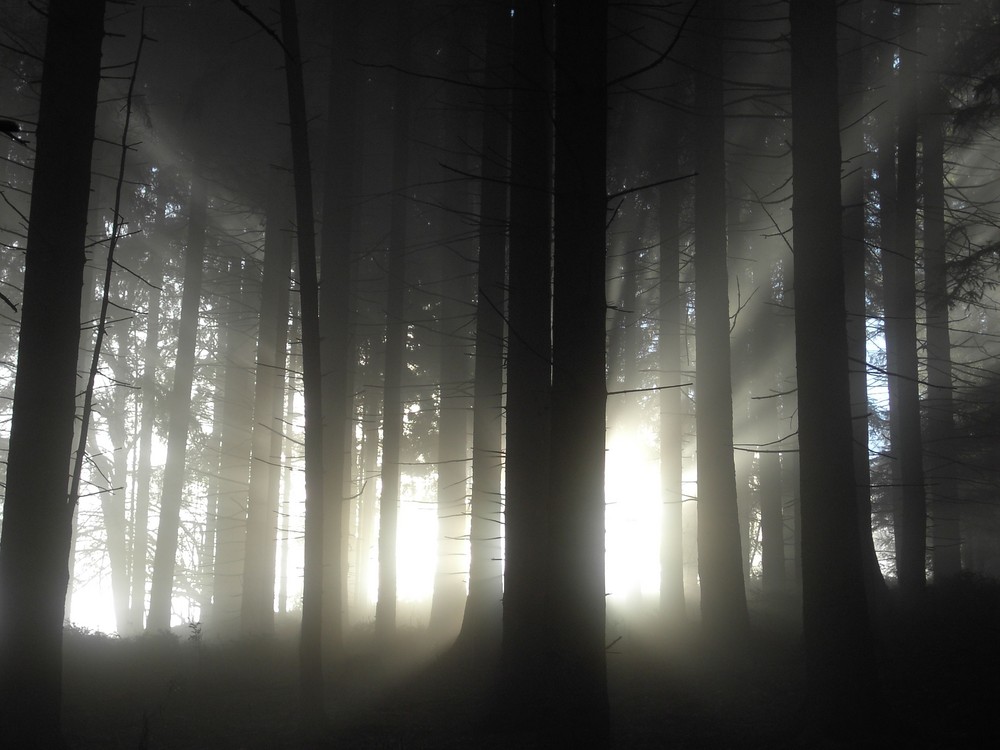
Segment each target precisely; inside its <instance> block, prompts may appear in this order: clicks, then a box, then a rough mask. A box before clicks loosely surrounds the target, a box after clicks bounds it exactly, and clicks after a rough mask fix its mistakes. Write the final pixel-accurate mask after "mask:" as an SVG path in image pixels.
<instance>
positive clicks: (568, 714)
mask: <svg viewBox="0 0 1000 750" xmlns="http://www.w3.org/2000/svg"><path fill="white" fill-rule="evenodd" d="M555 28H556V51H557V52H556V57H557V60H556V99H555V183H554V185H555V196H554V204H553V206H554V233H555V234H554V237H555V250H554V261H553V262H554V281H553V306H552V437H551V452H550V462H551V463H550V475H549V502H550V509H551V510H550V513H551V515H550V526H549V538H550V547H549V549H550V552H549V555H550V561H551V562H550V570H549V576H550V579H549V580H550V582H551V586H550V588H549V592H548V616H549V619H550V622H551V627H552V641H551V658H552V662H551V670H552V672H551V674H552V684H553V693H552V695H553V699H554V705H553V706H551V707H550V708H551V711H552V723H551V728H552V730H553V731H554V732H555V736H554V737H553V741H555V740H556V739H558V743H559V744H561V745H564V746H577V747H582V746H584V745H586V746H589V747H599V746H602V745H606V744H607V743H608V741H609V739H610V738H609V709H608V694H607V665H606V661H605V642H604V633H605V623H604V619H605V584H604V447H605V409H606V403H607V388H606V383H605V360H606V354H605V317H606V314H607V305H606V299H605V281H604V276H605V255H606V253H605V246H606V239H605V223H606V221H607V214H606V206H607V201H606V190H607V188H606V154H607V143H606V140H607V122H606V107H607V89H606V82H605V79H606V75H607V73H606V71H607V59H606V51H607V40H606V34H607V3H606V2H588V3H583V4H569V3H559V4H558V5H557V6H556V23H555Z"/></svg>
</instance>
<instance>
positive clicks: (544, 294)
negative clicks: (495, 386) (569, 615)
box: [501, 0, 552, 721]
mask: <svg viewBox="0 0 1000 750" xmlns="http://www.w3.org/2000/svg"><path fill="white" fill-rule="evenodd" d="M513 9H514V18H513V22H512V24H513V25H512V35H513V36H512V47H513V61H514V62H513V82H514V84H515V85H514V88H513V91H512V94H511V96H512V121H511V135H510V165H511V166H510V182H511V187H510V217H509V221H510V230H509V231H510V250H509V256H510V260H509V273H508V277H509V282H508V284H509V287H508V303H507V316H508V317H507V319H508V322H509V325H508V329H509V332H508V338H507V443H506V446H507V447H506V465H505V479H506V486H505V491H506V492H505V494H506V503H505V508H504V531H505V548H504V592H503V641H502V650H501V660H502V661H501V663H502V669H503V673H502V674H503V688H504V692H503V696H504V700H505V701H506V702H507V703H508V705H509V706H510V712H509V715H510V716H513V717H517V718H518V719H520V718H521V717H524V719H527V720H528V721H534V720H536V719H538V718H540V715H542V714H544V710H543V707H544V701H543V695H542V694H543V691H544V686H545V683H546V679H547V673H548V662H547V661H546V658H545V653H546V651H545V650H546V646H547V627H548V622H547V619H546V617H545V596H546V580H547V575H548V573H547V571H549V563H548V550H547V539H548V504H549V502H548V495H547V492H546V488H547V487H548V485H549V482H548V455H549V418H550V412H549V408H550V402H549V387H550V382H551V366H550V361H551V345H550V336H551V332H552V325H551V321H552V314H551V311H550V306H551V291H550V280H551V277H552V265H551V253H552V207H551V204H552V201H551V197H550V186H551V175H552V152H551V135H552V116H551V106H552V105H551V100H550V98H549V93H548V92H549V88H550V85H551V59H550V58H549V56H548V53H547V51H546V50H547V49H549V48H550V43H551V40H550V39H549V38H547V36H546V30H550V29H551V28H552V17H551V6H550V5H548V4H545V3H535V2H534V1H533V0H516V2H515V3H514V4H513Z"/></svg>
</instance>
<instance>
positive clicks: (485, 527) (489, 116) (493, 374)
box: [462, 3, 510, 649]
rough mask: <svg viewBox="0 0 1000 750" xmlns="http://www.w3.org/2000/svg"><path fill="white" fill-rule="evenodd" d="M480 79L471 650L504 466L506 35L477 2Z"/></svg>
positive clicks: (467, 632) (503, 25)
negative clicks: (482, 45)
mask: <svg viewBox="0 0 1000 750" xmlns="http://www.w3.org/2000/svg"><path fill="white" fill-rule="evenodd" d="M483 8H484V12H486V13H488V17H487V19H486V20H485V24H486V60H485V65H486V75H485V81H484V83H485V86H486V92H485V94H484V102H483V144H482V149H483V155H482V180H481V182H480V185H481V187H480V215H479V273H478V276H477V283H478V285H479V294H478V298H477V299H478V301H477V304H476V359H475V375H474V382H473V398H474V404H473V409H472V503H471V509H470V513H471V516H472V519H471V528H470V542H471V550H470V553H471V556H470V561H469V598H468V600H467V602H466V607H465V619H464V620H463V622H462V636H463V638H466V639H471V645H472V646H473V647H474V648H476V649H482V648H489V649H492V647H493V645H494V644H496V643H498V642H499V638H500V627H501V621H502V617H503V614H502V609H501V606H502V605H501V599H502V597H503V582H502V573H503V570H502V561H501V546H500V538H501V518H500V504H501V494H500V493H501V484H500V474H501V467H502V466H503V452H502V451H503V447H502V439H503V335H504V325H503V324H504V321H503V300H504V291H505V290H504V281H505V278H504V277H505V274H504V271H505V269H506V218H507V185H506V179H507V174H506V171H507V170H506V169H505V165H506V164H507V161H508V149H507V139H508V127H507V111H508V110H509V103H508V97H509V95H508V93H507V92H506V91H505V90H504V89H503V88H502V84H503V81H504V78H505V75H504V74H505V73H506V72H507V71H506V69H507V67H508V58H506V56H505V49H506V48H507V44H508V43H507V40H506V39H505V38H504V37H505V32H506V31H507V29H508V27H509V23H510V15H509V11H508V10H507V8H506V7H505V6H503V5H502V4H497V3H484V4H483Z"/></svg>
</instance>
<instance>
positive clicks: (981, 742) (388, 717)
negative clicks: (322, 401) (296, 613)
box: [64, 579, 1000, 750]
mask: <svg viewBox="0 0 1000 750" xmlns="http://www.w3.org/2000/svg"><path fill="white" fill-rule="evenodd" d="M793 613H794V607H792V606H789V603H788V602H785V603H781V602H776V603H771V605H769V606H767V607H764V606H763V604H760V603H758V604H757V605H755V607H754V622H755V633H754V636H753V638H752V639H751V642H749V643H747V644H743V645H742V647H739V648H735V649H733V651H734V653H726V654H725V655H722V654H721V653H720V652H719V651H718V650H717V649H711V648H708V647H707V646H706V645H705V644H702V643H700V642H699V640H698V638H697V636H696V634H695V633H694V630H695V628H693V627H686V628H674V629H673V630H672V631H670V632H668V633H667V634H666V635H663V634H662V633H661V634H660V635H658V636H657V637H653V636H651V635H650V633H649V631H648V630H646V629H642V632H640V630H641V629H640V628H638V627H635V626H633V627H631V628H626V629H623V630H622V631H621V632H620V635H621V636H622V637H621V639H620V640H618V641H617V642H615V643H614V644H613V645H612V646H611V647H610V648H609V653H608V671H609V682H610V699H611V708H612V722H613V723H612V736H613V746H614V747H617V748H630V749H631V748H667V747H670V748H769V749H770V748H783V747H788V748H795V747H816V746H819V747H838V746H842V747H906V748H965V747H968V748H980V747H995V746H997V744H996V743H997V742H998V738H1000V721H998V719H997V716H996V713H997V706H998V705H1000V704H998V703H997V699H998V698H1000V586H998V585H997V584H995V583H991V582H984V581H981V580H973V579H967V580H965V581H963V582H962V583H961V584H960V585H956V586H952V587H949V588H948V589H945V590H938V591H934V590H932V591H930V592H929V593H928V595H927V598H926V601H925V602H924V604H923V605H922V606H921V607H920V608H919V609H918V610H916V611H911V612H909V613H902V612H899V611H895V612H893V613H892V614H891V615H889V616H888V617H887V619H886V621H885V622H884V623H883V624H882V625H881V627H880V631H881V633H880V636H879V640H880V649H879V652H880V656H879V659H880V663H879V671H880V675H881V677H882V692H881V695H878V696H872V699H871V704H870V712H871V713H870V716H869V717H868V719H869V722H868V723H869V726H870V727H871V729H870V732H869V733H868V734H867V736H864V737H856V738H853V739H852V741H851V742H850V743H849V744H844V745H834V744H824V743H821V741H820V740H818V739H817V738H815V737H814V736H813V734H812V733H811V732H810V731H809V727H808V726H803V724H802V722H801V721H800V720H799V716H800V712H799V708H800V705H801V701H802V697H803V672H802V655H801V644H800V640H799V638H798V636H797V635H796V631H797V626H796V624H795V621H794V614H793ZM661 630H662V629H661ZM365 638H366V637H365V635H364V634H359V635H358V636H357V639H358V641H359V642H360V643H361V645H362V647H363V646H364V642H365ZM727 651H728V650H727ZM295 660H296V651H295V647H294V645H292V644H291V643H286V642H282V641H279V640H276V641H274V642H266V643H265V642H260V643H250V644H247V643H239V644H229V645H212V644H209V643H205V642H202V641H201V639H200V638H198V637H190V638H184V637H181V638H178V637H176V636H172V635H167V634H163V635H160V636H155V637H147V638H142V639H139V640H120V639H116V638H109V637H106V636H101V635H94V634H85V633H81V632H79V631H68V633H67V641H66V662H67V664H66V691H65V692H66V697H65V708H64V715H65V719H64V726H65V729H66V735H67V739H68V740H69V742H70V746H71V747H73V748H88V749H89V748H94V749H95V750H97V749H100V750H109V749H111V748H170V749H175V748H176V749H182V748H192V749H193V748H199V749H200V748H204V749H205V750H226V749H228V748H232V749H234V750H236V749H244V750H254V749H257V748H260V749H263V748H298V747H303V746H304V745H305V744H306V743H304V742H303V738H302V737H301V736H300V734H299V733H298V730H297V711H296V694H297V688H296V686H297V683H296V679H297V676H296V671H295V663H296V661H295ZM489 674H490V670H489V668H488V665H487V664H485V663H480V664H474V663H473V660H472V659H471V658H470V656H469V655H468V654H465V653H458V654H456V653H454V652H450V653H445V654H443V655H439V656H437V657H431V656H429V655H428V654H427V650H426V649H425V648H424V647H423V645H422V644H421V637H420V634H419V633H409V634H403V635H402V636H401V638H400V644H399V646H398V647H397V648H396V649H395V650H394V652H393V653H391V654H381V655H376V654H374V653H373V652H372V651H370V650H369V651H367V652H366V651H365V650H364V649H363V648H362V649H361V650H360V651H359V655H358V656H356V657H353V658H352V659H351V660H350V661H349V662H348V663H347V664H345V665H343V666H342V667H341V668H340V669H339V670H338V673H337V674H336V675H332V676H331V679H330V691H329V692H330V696H329V698H330V700H329V705H328V714H329V718H330V721H329V726H328V727H327V729H326V731H325V732H324V733H323V739H322V741H321V742H320V743H319V745H318V746H320V747H331V748H333V747H336V748H435V749H436V748H477V749H478V748H542V747H546V748H548V747H553V745H554V743H553V740H552V738H551V737H548V738H546V737H544V735H543V733H542V732H540V731H536V730H530V729H524V728H519V727H518V726H517V723H516V722H512V721H508V719H509V717H505V716H504V715H503V714H502V712H500V711H498V709H497V706H496V703H495V702H494V701H493V699H492V695H493V693H492V690H491V680H490V679H489ZM390 675H391V676H390Z"/></svg>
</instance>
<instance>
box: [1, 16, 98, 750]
mask: <svg viewBox="0 0 1000 750" xmlns="http://www.w3.org/2000/svg"><path fill="white" fill-rule="evenodd" d="M103 22H104V2H103V0H86V1H84V2H80V1H77V2H67V1H66V0H52V2H50V3H49V5H48V25H47V31H46V41H45V61H44V64H43V68H42V91H41V101H40V105H39V114H38V130H37V133H36V138H35V142H36V152H35V169H34V177H33V185H32V195H31V211H30V215H29V224H28V241H27V247H28V250H27V254H26V260H25V274H24V294H23V306H22V309H21V329H20V339H19V342H18V365H17V375H16V379H15V385H14V405H13V417H12V422H11V432H10V452H9V454H8V463H7V477H6V489H5V493H4V514H3V531H2V536H0V613H2V617H0V700H2V705H3V712H2V715H0V736H2V737H3V738H4V742H5V743H6V744H10V745H12V746H14V747H39V748H43V747H44V748H58V747H63V746H64V741H63V738H62V734H61V731H60V714H61V707H62V706H61V702H62V696H61V692H62V626H63V614H64V606H65V597H66V589H67V585H68V582H69V578H68V568H67V559H68V555H69V544H70V536H71V523H72V517H73V506H72V505H71V504H70V503H69V502H68V501H67V489H68V471H69V465H70V452H71V446H72V441H73V424H74V418H75V412H76V362H77V356H78V349H79V344H80V302H81V287H82V284H83V266H84V247H85V243H86V227H87V203H88V199H89V197H90V193H89V190H90V161H91V153H92V147H93V140H94V116H95V113H96V108H97V89H98V84H99V81H100V60H101V40H102V38H103V33H104V30H103Z"/></svg>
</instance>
